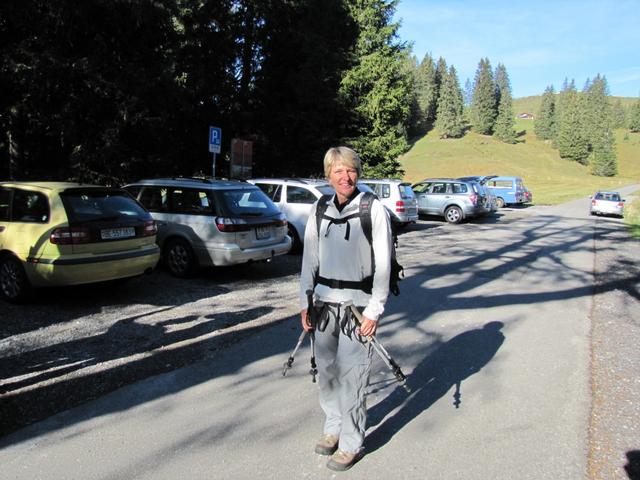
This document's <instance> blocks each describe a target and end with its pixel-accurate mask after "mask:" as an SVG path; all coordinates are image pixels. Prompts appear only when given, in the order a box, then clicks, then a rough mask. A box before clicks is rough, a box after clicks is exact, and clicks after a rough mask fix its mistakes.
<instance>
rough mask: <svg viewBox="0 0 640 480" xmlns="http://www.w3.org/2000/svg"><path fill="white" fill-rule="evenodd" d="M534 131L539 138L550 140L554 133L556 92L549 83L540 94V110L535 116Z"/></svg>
mask: <svg viewBox="0 0 640 480" xmlns="http://www.w3.org/2000/svg"><path fill="white" fill-rule="evenodd" d="M534 131H535V134H536V136H537V137H538V138H539V139H540V140H552V139H553V138H554V137H555V134H556V93H555V90H554V89H553V85H549V86H548V87H547V88H546V89H545V91H544V94H543V95H542V102H541V104H540V111H539V112H538V115H537V116H536V120H535V125H534Z"/></svg>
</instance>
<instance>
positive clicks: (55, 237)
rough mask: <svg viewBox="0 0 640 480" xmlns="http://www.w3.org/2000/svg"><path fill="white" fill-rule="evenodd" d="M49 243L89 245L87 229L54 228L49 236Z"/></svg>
mask: <svg viewBox="0 0 640 480" xmlns="http://www.w3.org/2000/svg"><path fill="white" fill-rule="evenodd" d="M49 241H50V242H51V243H54V244H56V245H77V244H79V243H89V241H90V236H89V229H88V228H84V227H64V228H56V229H55V230H54V231H53V232H51V235H50V236H49Z"/></svg>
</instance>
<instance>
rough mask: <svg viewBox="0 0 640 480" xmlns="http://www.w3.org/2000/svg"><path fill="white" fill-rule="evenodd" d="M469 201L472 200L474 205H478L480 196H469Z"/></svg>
mask: <svg viewBox="0 0 640 480" xmlns="http://www.w3.org/2000/svg"><path fill="white" fill-rule="evenodd" d="M469 200H471V203H472V204H474V205H477V203H478V194H476V193H472V194H471V195H469Z"/></svg>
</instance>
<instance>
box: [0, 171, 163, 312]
mask: <svg viewBox="0 0 640 480" xmlns="http://www.w3.org/2000/svg"><path fill="white" fill-rule="evenodd" d="M155 240H156V224H155V221H154V220H153V219H152V218H151V215H150V214H149V212H148V211H147V210H146V209H145V208H144V207H143V206H142V205H140V204H139V203H138V202H137V201H136V200H134V199H133V198H132V197H131V196H130V195H129V194H128V193H127V192H126V191H124V190H122V189H119V188H110V187H101V186H97V185H85V184H77V183H61V182H0V294H1V295H2V296H3V297H4V298H5V299H6V300H8V301H11V302H21V301H23V300H25V299H26V298H28V296H29V294H30V293H31V291H32V287H45V286H63V285H78V284H86V283H94V282H102V281H107V280H117V279H122V278H128V277H134V276H137V275H141V274H143V273H151V271H152V269H153V268H154V267H155V265H156V264H157V263H158V259H159V256H160V252H159V249H158V246H157V245H156V242H155Z"/></svg>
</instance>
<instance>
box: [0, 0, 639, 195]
mask: <svg viewBox="0 0 640 480" xmlns="http://www.w3.org/2000/svg"><path fill="white" fill-rule="evenodd" d="M396 4H397V0H392V1H388V0H288V1H282V2H272V1H270V0H217V1H201V0H199V1H196V0H177V1H176V0H155V1H151V0H139V1H130V0H108V1H107V0H84V1H82V2H65V1H62V0H51V1H46V0H22V1H17V0H5V1H4V2H2V3H1V4H0V42H1V43H0V45H2V47H0V48H1V50H0V91H2V92H3V95H2V96H0V178H2V179H18V180H24V179H40V180H42V179H53V180H67V179H68V180H80V181H90V182H94V183H103V184H114V183H115V184H117V183H123V182H126V181H130V180H136V179H138V178H141V177H145V176H149V175H150V172H153V173H152V175H153V176H158V175H187V176H188V175H196V174H209V173H210V172H211V154H210V153H209V152H208V150H207V136H208V129H209V126H211V125H214V126H217V127H220V128H221V129H222V152H221V153H222V154H221V155H220V158H219V159H218V165H219V169H217V172H216V173H217V174H218V175H219V176H226V175H228V163H227V162H228V155H229V144H230V141H231V139H232V138H241V139H244V140H250V141H252V142H253V174H254V175H269V176H272V175H279V176H309V175H317V174H318V173H319V172H321V159H322V156H323V154H324V152H325V151H326V149H327V148H328V147H329V146H333V145H337V144H347V145H350V146H352V147H353V148H355V149H356V150H357V151H358V152H359V153H360V155H361V157H362V159H363V161H364V162H365V173H366V174H367V175H368V176H375V177H385V176H386V177H388V176H402V173H403V172H402V167H401V165H400V163H399V161H398V158H399V157H400V156H401V155H402V154H403V153H405V152H407V151H408V150H409V148H410V145H411V143H412V142H413V141H415V139H417V138H420V137H421V136H423V135H424V134H426V133H428V132H430V131H432V130H436V131H437V132H439V135H440V138H442V139H443V140H446V139H452V138H458V137H460V136H463V135H465V133H466V132H468V131H470V130H472V131H474V132H477V133H479V134H482V135H492V136H494V137H495V138H498V139H500V141H503V142H505V143H513V142H514V141H516V132H515V130H514V118H515V116H514V112H513V108H512V98H511V86H510V83H509V78H508V74H507V70H506V67H505V66H504V65H501V64H498V66H497V67H496V69H495V70H493V69H492V67H491V65H490V63H489V59H480V63H479V66H478V71H477V74H476V78H474V79H473V82H471V81H470V80H468V79H467V83H466V84H465V87H464V90H463V89H462V88H461V87H460V83H459V79H458V78H457V73H456V71H455V67H454V66H447V64H446V60H444V59H442V58H440V59H439V60H438V61H437V62H436V61H435V60H434V59H432V58H431V57H430V56H429V55H427V56H425V58H424V59H422V60H421V61H418V60H417V59H416V58H414V57H413V56H412V54H411V46H410V45H408V44H405V43H403V42H401V41H400V40H399V39H398V37H397V30H398V24H397V23H394V22H393V21H392V19H393V15H394V13H395V6H396ZM588 84H589V88H593V87H592V86H593V85H597V86H598V91H599V92H602V94H603V96H602V95H587V92H588V91H589V89H587V88H586V86H585V89H584V90H583V91H582V92H577V91H575V87H573V90H574V92H575V98H581V99H584V98H592V99H594V98H597V99H598V101H599V102H600V103H599V104H598V106H597V108H602V106H603V105H604V106H605V108H607V109H610V110H611V112H612V116H611V117H610V116H607V117H606V118H607V121H606V122H603V121H602V120H601V116H600V117H599V116H597V115H584V114H580V115H579V117H580V121H581V122H582V123H581V127H580V129H579V130H578V131H580V132H585V134H584V135H581V136H580V137H579V141H580V143H579V145H578V147H579V148H577V149H576V148H574V146H572V145H570V148H565V150H562V151H561V154H563V152H569V154H570V155H573V157H572V158H574V157H575V158H574V159H575V160H577V161H578V162H586V163H588V162H592V160H591V159H592V158H593V155H594V153H593V152H597V153H599V154H600V158H603V159H605V160H607V161H609V164H612V160H613V165H614V167H615V155H614V158H613V159H612V157H611V155H610V154H609V152H610V150H607V148H608V147H609V146H610V145H609V144H608V143H607V139H611V138H612V137H611V135H608V134H607V132H609V131H610V128H613V127H615V125H614V124H613V123H612V122H614V121H615V116H614V113H615V111H616V110H615V105H612V104H611V102H610V100H609V97H608V92H607V91H606V80H605V79H604V78H603V77H600V76H597V77H596V78H595V79H594V81H588ZM571 85H572V83H567V89H568V88H569V87H570V86H571ZM564 87H565V86H563V91H562V92H561V94H560V95H556V96H554V98H556V97H557V98H561V96H562V93H563V92H564V90H565V88H564ZM600 87H602V88H600ZM565 97H566V96H565ZM581 102H582V103H580V105H582V106H581V107H580V108H583V106H584V105H587V104H588V102H584V101H582V100H581ZM594 105H595V104H594ZM561 106H562V105H561V103H558V105H557V107H561ZM555 107H556V106H555V105H554V110H553V113H552V115H554V116H552V117H549V115H547V116H546V117H545V115H544V113H543V112H540V113H541V114H542V118H552V121H553V122H554V125H555V127H554V128H556V130H554V131H553V132H554V133H552V135H554V136H555V135H557V134H558V133H557V132H560V125H561V124H562V121H561V119H560V117H559V116H558V115H557V113H556V112H557V111H560V110H562V108H555ZM636 110H637V111H639V112H640V103H639V104H638V107H636V106H635V105H634V106H633V107H631V108H629V109H628V110H627V111H626V113H625V115H627V118H626V119H625V122H627V123H628V124H630V125H631V126H630V127H629V128H633V127H632V125H633V118H635V117H634V113H633V112H635V111H636ZM565 111H566V109H565ZM590 111H594V110H593V109H591V110H590ZM515 113H517V112H515ZM535 113H536V114H537V113H538V112H535ZM639 116H640V114H639ZM537 123H538V122H537ZM540 123H544V122H540ZM587 127H589V129H587ZM574 131H575V129H574ZM589 132H597V134H592V133H589ZM536 133H538V132H536ZM540 135H544V133H540ZM590 135H591V136H590ZM594 139H596V140H594ZM551 140H552V141H553V142H554V146H555V145H560V143H558V140H557V139H556V138H555V137H553V138H551ZM557 148H558V150H559V151H560V146H557ZM576 151H578V154H575V152H576ZM581 155H582V156H581ZM584 155H586V157H585V156H584ZM594 173H595V174H598V175H612V174H615V168H614V169H613V170H611V169H609V170H603V171H599V172H598V171H596V172H594Z"/></svg>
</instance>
